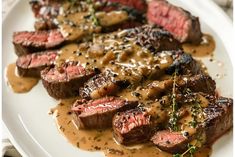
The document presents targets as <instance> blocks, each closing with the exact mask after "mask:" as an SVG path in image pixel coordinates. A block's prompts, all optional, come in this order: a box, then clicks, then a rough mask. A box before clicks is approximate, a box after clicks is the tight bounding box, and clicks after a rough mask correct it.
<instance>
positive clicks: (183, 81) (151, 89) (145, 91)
mask: <svg viewBox="0 0 235 157" xmlns="http://www.w3.org/2000/svg"><path fill="white" fill-rule="evenodd" d="M173 82H174V81H173V79H167V80H163V81H153V82H152V83H150V84H148V85H147V86H146V87H144V88H142V89H141V90H137V91H136V92H137V93H139V94H140V96H141V97H142V98H143V99H145V100H148V99H152V100H154V99H156V98H161V97H162V96H163V95H167V94H169V93H171V92H172V87H173ZM175 83H176V90H177V91H176V92H177V97H176V98H177V100H178V101H179V102H184V100H187V99H189V95H186V96H184V94H185V93H184V91H185V90H186V89H189V90H190V91H191V92H192V93H199V92H201V93H204V94H210V95H215V89H216V86H215V81H214V80H212V78H211V77H210V76H208V75H204V74H198V75H193V76H183V75H181V76H178V77H177V78H176V82H175ZM192 96H193V95H192Z"/></svg>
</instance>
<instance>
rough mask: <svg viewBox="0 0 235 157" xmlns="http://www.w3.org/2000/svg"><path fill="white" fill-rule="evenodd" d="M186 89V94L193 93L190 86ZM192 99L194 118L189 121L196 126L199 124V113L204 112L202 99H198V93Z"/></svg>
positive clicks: (192, 125)
mask: <svg viewBox="0 0 235 157" xmlns="http://www.w3.org/2000/svg"><path fill="white" fill-rule="evenodd" d="M185 91H186V94H188V95H192V91H191V90H190V89H189V88H187V89H186V90H185ZM192 99H193V100H192V103H193V104H192V107H191V116H192V120H191V121H190V122H189V126H191V127H193V128H196V127H197V124H198V120H197V117H198V115H199V114H201V113H202V107H201V105H200V100H199V99H198V97H197V95H195V96H194V97H193V98H192Z"/></svg>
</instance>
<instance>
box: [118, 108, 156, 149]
mask: <svg viewBox="0 0 235 157" xmlns="http://www.w3.org/2000/svg"><path fill="white" fill-rule="evenodd" d="M152 130H153V122H152V121H151V115H149V114H148V113H147V112H146V111H144V110H143V109H140V108H136V109H132V110H128V111H126V112H120V113H117V114H116V115H115V116H114V118H113V135H114V138H115V140H116V141H117V142H118V143H120V144H123V145H131V144H138V143H143V142H146V141H148V140H149V139H150V137H151V135H152Z"/></svg>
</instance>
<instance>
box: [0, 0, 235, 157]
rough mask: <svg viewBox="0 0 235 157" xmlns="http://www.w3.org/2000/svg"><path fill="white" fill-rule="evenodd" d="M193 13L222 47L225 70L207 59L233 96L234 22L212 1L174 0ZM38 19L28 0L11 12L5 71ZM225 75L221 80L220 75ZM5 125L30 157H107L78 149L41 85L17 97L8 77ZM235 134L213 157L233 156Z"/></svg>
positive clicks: (219, 145) (6, 27) (6, 21)
mask: <svg viewBox="0 0 235 157" xmlns="http://www.w3.org/2000/svg"><path fill="white" fill-rule="evenodd" d="M171 2H172V3H175V4H177V5H180V6H182V7H184V8H186V9H188V10H190V11H191V12H192V13H193V14H195V15H197V16H199V17H200V20H201V24H202V30H203V32H205V33H210V34H212V35H213V36H214V38H215V40H216V43H217V47H216V51H215V59H216V61H218V62H222V63H223V66H222V67H220V66H218V65H217V64H216V63H211V62H209V59H208V58H204V59H203V62H204V63H205V64H206V65H207V67H208V69H209V73H210V74H211V76H212V77H213V78H214V79H215V80H216V82H217V87H218V90H219V91H220V93H221V95H223V96H227V97H232V76H233V75H232V65H231V61H230V59H229V56H230V57H231V55H229V53H233V49H232V44H233V40H232V33H231V32H232V23H231V21H230V19H229V18H228V17H227V16H226V15H225V13H224V12H223V11H222V10H220V8H219V7H217V6H216V5H215V4H214V3H212V2H211V1H209V0H187V1H186V0H171ZM33 21H34V19H33V15H32V12H31V11H30V8H29V5H28V1H27V0H20V1H19V2H18V3H17V4H16V5H15V6H14V7H13V8H12V10H11V11H10V12H9V14H8V15H7V16H6V18H5V19H4V22H3V51H2V59H3V69H2V70H3V71H4V72H5V67H6V66H7V65H8V64H10V63H12V62H15V60H16V55H15V54H14V49H13V45H12V44H11V40H12V33H13V32H14V31H21V30H33ZM217 73H222V74H224V75H225V76H224V77H223V78H222V79H217V78H216V74H217ZM2 80H3V82H2V86H3V89H2V92H3V121H4V124H5V125H6V127H7V129H8V131H9V133H10V139H11V141H12V142H13V144H14V145H15V146H16V148H17V149H18V150H19V152H20V153H21V154H22V155H23V156H30V157H64V156H67V157H77V156H87V157H92V156H96V157H99V156H103V154H102V153H99V152H97V153H91V152H87V151H82V150H79V149H77V148H75V147H73V146H72V145H71V144H70V143H68V142H67V141H66V139H65V138H64V137H63V136H62V135H61V134H60V133H59V132H58V130H57V128H56V126H55V123H54V121H53V119H52V117H51V116H50V115H48V111H49V109H50V108H51V107H53V106H55V105H56V104H57V102H56V101H55V100H53V99H52V98H50V97H49V96H48V95H47V93H46V91H45V90H44V89H43V87H42V84H41V82H39V84H38V85H37V86H36V87H35V88H33V89H32V91H31V92H29V93H26V94H15V93H13V92H12V90H11V89H10V88H9V87H8V86H7V84H6V82H5V77H4V76H3V79H2ZM232 137H233V135H232V131H230V132H229V133H228V134H226V135H224V136H223V137H222V138H221V139H219V140H218V141H217V142H216V143H215V144H214V145H213V153H212V157H221V156H226V157H232V155H233V150H232V148H233V146H232V143H233V142H232Z"/></svg>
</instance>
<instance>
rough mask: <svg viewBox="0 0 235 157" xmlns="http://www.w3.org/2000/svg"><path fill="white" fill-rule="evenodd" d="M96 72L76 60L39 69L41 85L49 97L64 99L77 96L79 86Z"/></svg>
mask: <svg viewBox="0 0 235 157" xmlns="http://www.w3.org/2000/svg"><path fill="white" fill-rule="evenodd" d="M96 72H97V71H96V70H92V69H86V68H84V67H83V66H81V65H80V64H78V63H77V62H67V63H64V64H63V65H62V66H61V67H53V68H46V69H44V70H43V71H41V78H42V83H43V86H44V87H45V89H46V90H47V92H48V94H49V95H50V96H51V97H53V98H55V99H64V98H70V97H75V96H78V95H79V88H80V87H81V86H83V84H84V82H85V81H86V80H88V79H89V78H91V77H92V76H94V75H95V74H96Z"/></svg>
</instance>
